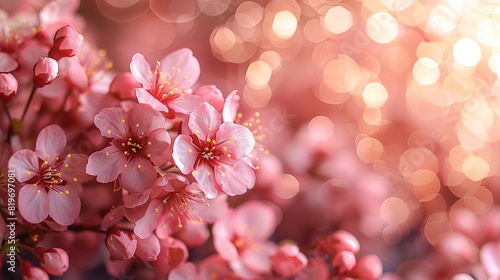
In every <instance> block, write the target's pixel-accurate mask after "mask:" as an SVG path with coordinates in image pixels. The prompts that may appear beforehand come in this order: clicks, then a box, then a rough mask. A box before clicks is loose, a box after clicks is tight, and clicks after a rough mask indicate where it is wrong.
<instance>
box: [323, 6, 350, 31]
mask: <svg viewBox="0 0 500 280" xmlns="http://www.w3.org/2000/svg"><path fill="white" fill-rule="evenodd" d="M323 25H324V26H325V29H326V30H327V31H329V32H330V33H332V34H340V33H344V32H346V31H347V30H349V28H351V27H352V25H353V16H352V13H351V12H350V11H349V10H348V9H346V8H344V7H342V6H334V7H331V8H330V9H329V10H328V11H327V12H326V14H325V17H324V18H323Z"/></svg>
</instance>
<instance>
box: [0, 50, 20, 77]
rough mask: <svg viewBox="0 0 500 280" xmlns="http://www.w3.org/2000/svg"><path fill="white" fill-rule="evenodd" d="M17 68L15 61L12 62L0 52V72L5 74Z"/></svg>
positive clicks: (7, 55)
mask: <svg viewBox="0 0 500 280" xmlns="http://www.w3.org/2000/svg"><path fill="white" fill-rule="evenodd" d="M18 66H19V64H18V63H17V61H16V60H14V59H13V58H12V57H11V56H10V55H9V54H7V53H5V52H0V72H2V73H7V72H12V71H14V70H16V68H17V67H18Z"/></svg>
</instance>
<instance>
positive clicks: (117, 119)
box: [94, 108, 128, 139]
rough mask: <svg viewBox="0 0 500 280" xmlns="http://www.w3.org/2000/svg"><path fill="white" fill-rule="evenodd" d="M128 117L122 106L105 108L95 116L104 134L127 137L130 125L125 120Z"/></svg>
mask: <svg viewBox="0 0 500 280" xmlns="http://www.w3.org/2000/svg"><path fill="white" fill-rule="evenodd" d="M126 119H127V113H126V112H125V110H123V109H122V108H104V109H102V110H101V112H99V114H97V115H96V116H95V118H94V123H95V126H96V127H97V128H98V129H99V130H100V131H101V135H102V136H104V137H108V138H115V139H126V138H127V136H128V127H127V124H126V123H125V122H124V120H126ZM124 132H125V133H124Z"/></svg>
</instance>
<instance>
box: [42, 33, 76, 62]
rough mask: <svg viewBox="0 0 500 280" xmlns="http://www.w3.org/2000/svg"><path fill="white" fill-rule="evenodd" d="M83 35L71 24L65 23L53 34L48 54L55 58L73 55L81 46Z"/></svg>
mask: <svg viewBox="0 0 500 280" xmlns="http://www.w3.org/2000/svg"><path fill="white" fill-rule="evenodd" d="M82 43H83V35H81V34H78V32H77V31H76V30H75V28H74V27H73V26H72V25H66V26H63V27H61V28H60V29H59V30H57V32H56V34H55V35H54V45H53V46H52V48H51V49H50V51H49V56H50V57H52V58H53V59H55V60H59V59H61V58H63V57H71V56H75V55H76V54H77V53H78V52H79V51H80V48H81V47H82Z"/></svg>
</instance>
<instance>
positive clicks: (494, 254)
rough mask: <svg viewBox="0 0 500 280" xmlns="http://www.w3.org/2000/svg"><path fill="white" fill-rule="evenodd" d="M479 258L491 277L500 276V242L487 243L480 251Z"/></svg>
mask: <svg viewBox="0 0 500 280" xmlns="http://www.w3.org/2000/svg"><path fill="white" fill-rule="evenodd" d="M479 259H480V261H481V265H482V266H483V268H484V270H485V271H486V274H487V275H488V276H489V277H490V278H493V279H496V278H499V277H500V242H488V243H485V244H484V245H483V246H482V247H481V250H480V252H479Z"/></svg>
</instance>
